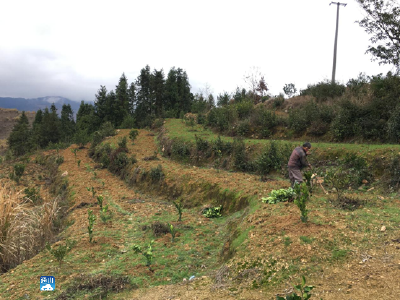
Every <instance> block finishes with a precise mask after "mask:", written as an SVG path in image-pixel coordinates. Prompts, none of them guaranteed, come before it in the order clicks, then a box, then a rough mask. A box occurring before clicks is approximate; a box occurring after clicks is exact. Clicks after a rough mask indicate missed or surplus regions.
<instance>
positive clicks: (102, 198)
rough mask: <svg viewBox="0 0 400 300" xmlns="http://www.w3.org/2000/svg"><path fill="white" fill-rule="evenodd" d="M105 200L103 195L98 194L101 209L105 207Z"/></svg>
mask: <svg viewBox="0 0 400 300" xmlns="http://www.w3.org/2000/svg"><path fill="white" fill-rule="evenodd" d="M103 200H104V197H103V196H102V195H100V196H97V203H98V204H99V206H100V209H101V210H102V209H103Z"/></svg>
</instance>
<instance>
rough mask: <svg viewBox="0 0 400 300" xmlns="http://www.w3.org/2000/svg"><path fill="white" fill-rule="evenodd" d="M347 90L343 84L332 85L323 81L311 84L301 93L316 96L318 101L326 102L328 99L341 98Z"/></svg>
mask: <svg viewBox="0 0 400 300" xmlns="http://www.w3.org/2000/svg"><path fill="white" fill-rule="evenodd" d="M345 90H346V88H345V86H344V85H342V84H337V83H332V82H330V81H321V82H319V83H317V84H309V85H308V86H307V88H306V89H305V90H302V91H301V92H300V95H302V96H305V95H311V96H314V97H315V98H316V99H317V101H325V100H327V99H328V98H335V97H340V96H342V95H343V93H344V92H345Z"/></svg>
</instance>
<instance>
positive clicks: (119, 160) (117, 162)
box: [108, 148, 129, 175]
mask: <svg viewBox="0 0 400 300" xmlns="http://www.w3.org/2000/svg"><path fill="white" fill-rule="evenodd" d="M128 164H129V158H128V155H127V154H126V153H125V152H121V148H119V149H117V150H115V151H114V152H113V153H112V155H111V158H110V163H109V165H108V170H109V171H110V172H112V173H114V174H117V175H121V174H122V171H123V170H124V169H125V168H126V167H127V166H128Z"/></svg>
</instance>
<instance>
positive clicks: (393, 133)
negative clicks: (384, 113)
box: [387, 104, 400, 143]
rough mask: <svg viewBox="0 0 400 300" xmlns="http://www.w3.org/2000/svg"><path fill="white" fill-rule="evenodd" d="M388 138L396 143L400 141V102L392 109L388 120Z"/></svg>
mask: <svg viewBox="0 0 400 300" xmlns="http://www.w3.org/2000/svg"><path fill="white" fill-rule="evenodd" d="M387 133H388V139H389V141H391V142H394V143H400V104H398V105H397V106H396V108H395V109H394V110H393V111H392V114H391V115H390V118H389V120H388V122H387Z"/></svg>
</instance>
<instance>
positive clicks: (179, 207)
mask: <svg viewBox="0 0 400 300" xmlns="http://www.w3.org/2000/svg"><path fill="white" fill-rule="evenodd" d="M172 203H173V204H174V205H175V207H176V209H177V210H178V215H179V219H178V222H180V221H182V211H183V205H182V203H176V202H175V201H174V202H172Z"/></svg>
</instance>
